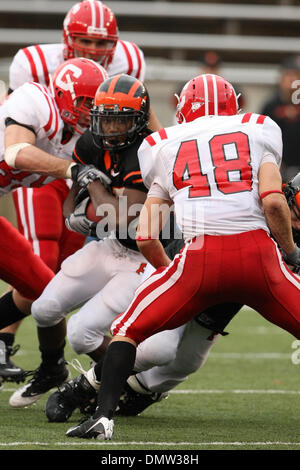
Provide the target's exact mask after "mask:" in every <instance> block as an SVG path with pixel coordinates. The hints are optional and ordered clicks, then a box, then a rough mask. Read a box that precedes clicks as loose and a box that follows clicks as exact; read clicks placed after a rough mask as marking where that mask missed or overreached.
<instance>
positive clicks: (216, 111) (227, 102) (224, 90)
mask: <svg viewBox="0 0 300 470" xmlns="http://www.w3.org/2000/svg"><path fill="white" fill-rule="evenodd" d="M237 113H238V101H237V96H236V93H235V90H234V88H233V86H232V85H231V83H229V82H227V80H225V79H224V78H222V77H220V76H219V75H213V74H203V75H198V76H197V77H195V78H192V79H191V80H190V81H189V82H187V83H186V84H185V85H184V87H183V89H182V91H181V93H180V97H179V98H178V105H177V112H176V119H177V122H178V123H179V124H181V123H184V122H191V121H194V120H195V119H197V118H199V117H202V116H232V115H234V114H237Z"/></svg>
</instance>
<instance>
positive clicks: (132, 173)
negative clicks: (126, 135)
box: [73, 129, 152, 250]
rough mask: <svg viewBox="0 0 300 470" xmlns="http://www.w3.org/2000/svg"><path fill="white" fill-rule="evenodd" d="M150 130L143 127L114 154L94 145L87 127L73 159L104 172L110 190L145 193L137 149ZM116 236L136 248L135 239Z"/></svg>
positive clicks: (130, 246)
mask: <svg viewBox="0 0 300 470" xmlns="http://www.w3.org/2000/svg"><path fill="white" fill-rule="evenodd" d="M151 132H152V131H150V130H149V129H145V131H144V132H142V133H141V134H140V135H139V136H138V137H137V139H136V140H135V141H134V142H133V143H132V144H131V145H130V146H128V147H126V148H124V149H122V150H120V151H119V152H118V154H117V155H116V154H114V153H113V152H111V151H110V150H106V149H103V148H102V147H99V146H98V145H96V144H95V143H94V140H93V136H92V134H91V131H90V130H89V129H87V130H86V131H85V133H84V134H82V135H81V136H80V138H79V139H78V141H77V142H76V146H75V149H74V151H73V160H74V161H75V162H76V163H81V164H85V165H94V166H95V167H96V168H98V169H99V170H101V171H102V172H103V173H105V174H106V175H107V176H108V177H109V178H110V179H111V189H112V192H114V190H115V191H116V190H118V189H119V190H120V189H122V188H130V189H137V190H139V191H142V192H144V193H147V192H148V189H147V188H146V186H145V185H144V183H143V180H142V175H141V170H140V166H139V160H138V156H137V151H138V148H139V147H140V145H141V143H142V141H143V139H144V138H145V137H147V135H149V134H151ZM116 236H117V238H118V239H119V241H120V242H121V243H122V245H124V246H126V247H128V248H131V249H133V250H137V245H136V242H135V240H132V239H131V238H129V237H128V238H126V239H124V238H122V239H121V238H119V236H118V233H116Z"/></svg>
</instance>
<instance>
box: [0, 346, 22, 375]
mask: <svg viewBox="0 0 300 470" xmlns="http://www.w3.org/2000/svg"><path fill="white" fill-rule="evenodd" d="M19 349H20V346H19V345H16V346H14V347H13V346H10V345H7V344H6V343H5V342H4V341H3V340H0V378H1V379H2V381H3V382H4V381H7V382H17V383H19V382H24V381H25V379H26V372H25V370H24V369H22V368H21V367H18V366H16V365H15V364H14V363H13V361H12V360H11V358H10V357H11V356H13V355H14V354H16V352H17V351H18V350H19Z"/></svg>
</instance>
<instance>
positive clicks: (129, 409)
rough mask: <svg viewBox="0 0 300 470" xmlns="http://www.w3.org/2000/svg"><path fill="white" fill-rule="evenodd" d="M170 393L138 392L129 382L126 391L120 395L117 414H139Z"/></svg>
mask: <svg viewBox="0 0 300 470" xmlns="http://www.w3.org/2000/svg"><path fill="white" fill-rule="evenodd" d="M168 396H169V394H168V393H158V392H153V393H149V394H144V393H138V392H136V391H135V390H133V389H132V388H131V387H130V385H129V384H128V383H126V384H125V387H124V391H123V393H122V395H121V397H120V400H119V403H118V407H117V409H116V412H115V415H117V416H137V415H139V414H140V413H142V411H144V410H145V409H146V408H148V406H150V405H153V404H154V403H157V402H159V401H161V400H163V399H164V398H168Z"/></svg>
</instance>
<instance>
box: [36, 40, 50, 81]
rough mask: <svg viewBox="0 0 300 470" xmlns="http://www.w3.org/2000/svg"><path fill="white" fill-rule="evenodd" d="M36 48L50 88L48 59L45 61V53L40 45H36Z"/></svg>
mask: <svg viewBox="0 0 300 470" xmlns="http://www.w3.org/2000/svg"><path fill="white" fill-rule="evenodd" d="M35 48H36V50H37V53H38V55H39V58H40V61H41V63H42V67H43V72H44V79H45V83H46V85H47V86H48V85H49V72H48V67H47V64H46V59H45V56H44V53H43V51H42V49H41V48H40V46H39V45H36V46H35Z"/></svg>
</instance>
